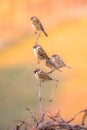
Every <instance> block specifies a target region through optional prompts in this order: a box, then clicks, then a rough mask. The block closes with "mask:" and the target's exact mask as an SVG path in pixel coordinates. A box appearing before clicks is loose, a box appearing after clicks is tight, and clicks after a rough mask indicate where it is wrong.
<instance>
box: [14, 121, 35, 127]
mask: <svg viewBox="0 0 87 130" xmlns="http://www.w3.org/2000/svg"><path fill="white" fill-rule="evenodd" d="M14 121H17V122H21V126H22V125H23V124H26V125H27V126H30V127H32V128H33V126H32V125H31V124H30V123H27V122H26V121H22V120H14Z"/></svg>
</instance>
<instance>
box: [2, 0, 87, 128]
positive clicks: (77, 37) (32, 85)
mask: <svg viewBox="0 0 87 130" xmlns="http://www.w3.org/2000/svg"><path fill="white" fill-rule="evenodd" d="M31 16H37V17H39V18H40V20H41V21H42V23H43V25H44V27H45V30H46V31H47V33H48V37H45V36H44V34H43V33H42V34H41V38H40V39H39V43H40V44H41V45H42V47H43V48H44V49H45V50H46V52H47V53H48V55H49V56H50V57H51V55H53V54H59V55H60V56H61V57H62V59H63V60H64V61H65V63H66V64H67V65H69V66H71V67H72V69H67V68H63V69H62V73H60V72H54V73H53V74H52V76H53V77H55V78H56V79H59V81H60V82H59V86H58V88H57V91H56V94H55V99H54V103H49V102H47V101H46V102H44V106H45V109H46V108H47V109H49V106H50V107H51V108H52V111H55V112H56V111H57V110H59V109H60V110H61V113H62V115H63V117H64V118H66V119H68V118H70V117H71V116H72V115H73V114H74V113H75V112H77V111H79V110H81V109H84V108H86V107H87V103H86V98H87V1H86V0H71V1H70V0H23V1H21V0H3V1H2V0H1V1H0V122H1V126H0V127H1V128H0V129H5V128H7V127H8V126H10V125H11V124H12V123H13V122H12V121H13V120H15V119H24V117H26V116H27V114H28V113H27V112H25V111H24V109H25V108H26V107H30V108H32V109H33V110H34V111H36V110H37V109H39V101H38V96H37V94H36V93H37V90H38V87H37V84H38V82H37V81H36V79H35V77H34V74H33V71H34V69H35V68H36V67H37V64H36V58H35V56H34V54H33V46H34V44H35V35H34V30H33V29H32V26H31V22H30V18H31ZM41 66H42V69H44V70H46V68H45V67H44V62H43V61H42V63H41ZM53 85H54V84H53V83H50V82H49V83H46V84H44V85H43V86H45V87H43V88H42V91H43V92H42V95H43V97H45V98H46V100H47V99H48V98H49V96H50V94H51V92H52V89H53V88H52V86H53ZM51 108H50V110H51Z"/></svg>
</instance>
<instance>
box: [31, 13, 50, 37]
mask: <svg viewBox="0 0 87 130" xmlns="http://www.w3.org/2000/svg"><path fill="white" fill-rule="evenodd" d="M31 24H32V27H33V28H34V30H35V33H36V34H37V32H38V31H40V30H41V31H42V32H43V33H44V34H45V36H46V37H47V36H48V34H47V33H46V32H45V30H44V27H43V25H42V23H41V22H40V20H39V19H38V18H37V17H36V16H33V17H31Z"/></svg>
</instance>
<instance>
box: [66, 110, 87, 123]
mask: <svg viewBox="0 0 87 130" xmlns="http://www.w3.org/2000/svg"><path fill="white" fill-rule="evenodd" d="M85 111H87V109H83V110H81V111H79V112H77V113H76V114H74V115H73V117H72V118H71V119H70V120H68V121H67V123H70V122H71V121H73V120H75V118H76V116H78V115H79V114H80V113H82V112H85Z"/></svg>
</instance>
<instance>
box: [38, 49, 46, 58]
mask: <svg viewBox="0 0 87 130" xmlns="http://www.w3.org/2000/svg"><path fill="white" fill-rule="evenodd" d="M38 55H40V56H42V57H43V58H48V56H47V54H46V52H45V51H44V50H43V48H40V49H38Z"/></svg>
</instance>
